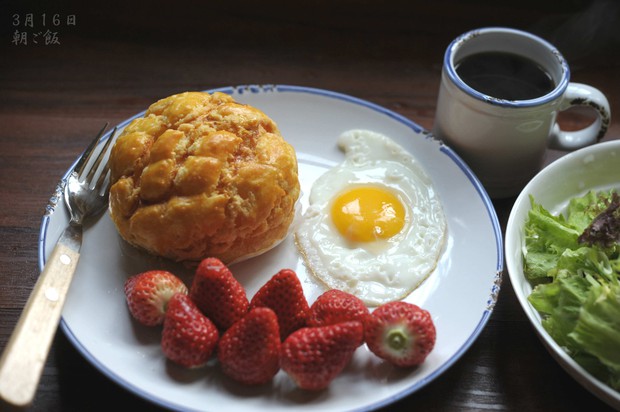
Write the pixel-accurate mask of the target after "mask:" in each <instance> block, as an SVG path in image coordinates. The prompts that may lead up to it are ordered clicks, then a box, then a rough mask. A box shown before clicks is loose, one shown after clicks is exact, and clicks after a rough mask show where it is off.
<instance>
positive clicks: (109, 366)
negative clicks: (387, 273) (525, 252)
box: [39, 85, 503, 411]
mask: <svg viewBox="0 0 620 412" xmlns="http://www.w3.org/2000/svg"><path fill="white" fill-rule="evenodd" d="M218 91H223V92H226V93H230V94H232V95H233V96H234V97H235V99H237V100H238V101H240V102H243V103H248V104H251V105H253V106H256V107H258V108H260V109H261V110H263V111H264V112H265V113H266V114H267V115H269V116H270V117H271V118H272V119H274V120H275V121H276V123H277V124H278V126H279V128H280V130H281V132H282V134H283V135H284V136H285V138H286V139H287V140H288V141H289V142H290V143H291V144H292V145H293V146H294V147H295V149H296V151H297V155H298V160H299V175H300V181H301V186H302V190H303V193H304V194H305V195H304V197H303V198H302V206H303V207H304V209H305V207H306V205H307V198H306V197H305V196H307V194H308V193H309V192H310V187H311V185H312V183H313V182H314V180H315V179H316V178H317V177H318V176H319V175H320V174H321V173H323V172H324V171H326V170H327V169H328V168H329V167H331V166H333V165H334V164H336V163H338V162H340V161H341V160H342V159H343V154H342V153H341V152H340V151H339V150H338V149H337V148H336V145H335V139H336V138H337V137H338V136H339V135H340V134H341V133H342V132H344V131H346V130H349V129H354V128H358V129H369V130H373V131H376V132H379V133H383V134H385V135H387V136H390V137H391V138H393V139H394V140H396V141H397V142H399V143H400V144H401V145H402V146H404V147H405V148H407V149H408V150H409V151H410V152H411V153H412V154H413V155H414V156H416V157H417V158H418V159H419V160H420V162H421V163H422V164H423V166H424V167H425V168H426V170H427V172H428V173H429V174H430V176H431V177H432V179H433V180H434V184H435V186H436V188H437V191H438V192H439V195H440V197H441V199H442V200H443V204H444V207H445V213H446V215H447V218H448V234H449V236H448V241H447V246H446V250H445V252H444V254H443V257H442V258H441V260H440V262H439V264H438V266H437V269H436V270H435V272H434V273H433V274H432V275H431V276H430V277H429V278H428V279H427V280H426V281H425V282H424V284H423V285H422V286H421V287H420V288H419V289H417V290H416V291H415V292H413V293H412V294H411V295H410V296H408V297H407V298H406V300H408V301H411V302H415V303H417V304H418V305H420V306H422V307H424V308H426V309H428V310H429V311H430V312H431V314H432V315H433V319H434V321H435V324H436V328H437V344H436V346H435V349H434V350H433V352H432V353H431V354H430V356H429V357H428V358H427V360H426V362H425V363H424V364H423V366H421V367H420V368H417V369H406V370H397V369H395V368H393V367H391V366H389V365H387V364H384V363H383V362H380V361H379V360H378V359H377V358H376V357H375V356H374V355H372V354H371V353H370V352H369V351H368V349H367V348H366V347H365V346H362V347H361V348H359V349H358V351H357V352H356V354H355V357H354V360H353V362H352V363H351V365H350V366H349V367H347V369H346V370H345V371H344V372H343V374H342V375H340V376H339V377H338V378H337V379H336V380H335V381H334V382H333V383H332V384H331V386H330V387H329V389H328V390H325V391H322V392H319V393H308V392H304V391H301V390H298V389H295V388H294V385H293V383H292V381H291V380H290V379H289V378H288V376H286V375H285V374H284V372H280V373H279V374H278V375H277V376H276V377H275V379H274V382H273V384H272V385H267V386H266V387H261V388H248V387H243V386H240V385H236V384H234V383H231V382H230V381H229V380H227V379H225V378H224V377H222V376H221V374H220V373H219V371H218V368H217V366H216V365H215V364H214V365H210V366H208V367H207V369H206V370H205V369H202V370H192V371H190V370H183V369H181V368H178V367H175V366H173V365H171V364H170V363H168V362H166V361H165V359H164V357H163V356H162V353H161V351H160V347H159V329H158V328H146V327H142V326H140V325H137V324H136V323H135V322H133V321H132V320H131V319H130V316H129V314H128V311H127V308H126V304H125V301H124V295H123V292H122V285H123V282H124V280H125V279H126V277H127V276H129V275H131V274H134V273H138V272H139V271H142V270H147V269H154V268H170V269H172V270H175V271H177V273H178V274H179V275H180V276H182V277H183V278H184V279H185V280H186V281H187V280H190V279H191V274H190V273H187V272H184V271H183V270H182V269H181V268H178V267H177V266H174V265H170V264H168V263H166V262H163V261H160V260H158V259H155V258H152V257H148V256H145V255H143V254H142V253H139V252H137V251H136V250H134V249H132V248H129V247H126V246H125V245H124V243H123V242H121V241H120V240H119V237H118V235H117V233H116V231H115V228H114V226H113V224H112V223H111V220H110V219H109V216H108V215H104V217H102V218H101V219H99V221H97V222H96V223H95V224H93V226H92V227H89V228H87V229H86V231H85V234H84V246H83V248H82V257H81V259H80V262H79V265H78V268H77V273H76V276H75V280H74V283H73V285H72V286H71V290H70V293H69V296H68V297H67V302H66V306H65V308H64V311H63V317H62V323H61V326H62V329H63V330H64V332H65V333H66V335H67V336H68V338H69V339H70V340H71V341H72V342H73V344H74V345H75V346H76V348H77V349H78V350H79V351H80V352H81V353H82V354H83V355H84V356H85V357H86V359H87V360H88V361H90V362H91V363H92V364H93V365H95V366H96V367H97V368H98V369H99V370H100V371H101V372H103V373H104V374H105V375H107V376H108V377H109V378H110V379H112V380H114V381H116V382H118V383H119V384H120V385H122V386H124V387H125V388H127V389H128V390H130V391H132V392H134V393H136V394H138V395H139V396H142V397H144V398H146V399H148V400H150V401H152V402H154V403H156V404H158V405H161V406H164V407H168V408H171V409H183V410H187V409H189V410H201V411H203V410H204V411H221V410H234V411H246V410H257V409H259V408H261V409H265V410H266V409H268V410H270V411H278V410H290V408H294V409H295V410H298V411H304V410H320V411H328V410H339V411H342V410H371V409H375V408H379V407H381V406H384V405H387V404H389V403H392V402H394V401H396V400H398V399H400V398H403V397H405V396H407V395H409V394H411V393H413V392H415V391H416V390H418V389H420V388H421V387H423V386H424V385H426V384H428V383H429V382H431V381H432V380H433V379H435V378H437V377H438V376H439V375H440V374H441V373H442V372H444V371H446V370H447V369H448V368H449V367H450V366H451V365H452V364H453V363H454V362H456V360H457V359H459V357H460V356H461V355H463V353H464V352H465V351H466V350H467V349H468V348H469V347H470V345H471V344H472V343H473V342H474V340H475V339H476V337H477V336H478V335H479V334H480V332H481V330H482V329H483V327H484V326H485V324H486V322H487V320H488V319H489V316H490V315H491V311H492V310H493V307H494V305H495V302H496V299H497V295H498V292H499V287H500V282H501V273H502V269H503V246H502V234H501V229H500V227H499V224H498V222H497V216H496V214H495V211H494V209H493V206H492V204H491V202H490V200H489V198H488V196H487V194H486V192H485V191H484V189H483V188H482V186H481V185H480V183H479V182H478V180H477V179H476V178H475V176H474V175H473V174H472V172H471V171H470V170H469V168H468V167H467V166H466V165H465V164H464V163H463V162H462V161H461V160H460V159H459V158H458V156H456V155H455V154H454V152H453V151H452V150H450V149H449V148H448V147H446V146H445V145H443V144H441V143H440V142H438V141H436V140H434V139H433V138H431V137H430V136H429V135H428V133H426V132H425V131H424V130H422V128H421V127H419V126H418V125H416V124H414V123H412V122H411V121H409V120H407V119H406V118H404V117H402V116H400V115H398V114H396V113H394V112H391V111H389V110H387V109H385V108H383V107H379V106H377V105H374V104H372V103H369V102H367V101H363V100H360V99H356V98H353V97H350V96H346V95H342V94H339V93H334V92H330V91H326V90H318V89H309V88H303V87H295V86H283V85H278V86H242V87H234V88H233V87H229V88H224V89H218ZM138 116H142V113H140V114H138V115H137V116H134V118H135V117H138ZM132 119H133V118H132ZM132 119H128V120H127V121H125V122H123V123H121V124H120V126H121V127H122V126H125V125H126V124H127V123H128V122H129V121H130V120H132ZM105 138H106V139H107V138H109V134H108V135H106V136H105ZM65 177H66V176H65ZM63 180H64V179H63ZM62 186H63V182H61V183H60V184H59V187H58V188H57V193H56V194H55V195H54V196H53V197H52V199H51V201H50V205H49V206H48V213H46V215H45V217H44V218H43V223H42V228H41V235H40V246H39V252H40V253H39V255H40V266H41V267H43V266H44V264H45V257H46V256H48V254H49V253H50V252H51V249H52V247H53V245H54V242H55V241H56V239H57V238H58V236H59V234H60V232H61V230H62V228H63V227H64V226H65V225H66V224H67V222H68V214H67V212H66V208H65V207H64V206H63V205H62V203H61V197H60V189H61V188H62ZM284 267H289V268H292V269H294V270H296V271H297V273H298V275H299V277H300V279H301V280H302V284H303V287H304V291H305V293H306V296H307V298H308V301H309V302H310V303H312V302H313V301H314V299H315V298H316V297H317V296H318V295H319V294H320V293H322V292H323V289H322V288H321V286H320V285H319V284H318V283H317V282H316V281H315V280H314V279H313V278H312V277H311V275H309V274H308V273H307V272H306V269H305V268H304V265H303V263H302V260H301V259H300V257H299V254H298V253H297V251H296V249H295V246H294V244H293V241H292V239H290V237H289V238H287V239H286V240H285V241H284V242H282V243H281V244H280V245H279V246H278V247H276V248H275V249H273V250H271V251H270V252H268V253H267V254H265V255H263V256H260V257H258V258H255V259H252V260H249V261H246V262H242V263H240V264H237V265H234V266H233V267H232V270H233V273H235V275H236V276H237V277H238V278H239V279H240V280H241V282H242V283H243V284H244V286H245V287H246V289H247V292H248V296H252V295H253V294H254V293H255V292H256V290H257V289H258V288H259V287H260V286H261V285H262V284H263V283H264V282H265V281H266V280H267V279H269V278H270V277H271V276H272V275H273V274H275V273H276V272H277V271H278V270H279V269H281V268H284Z"/></svg>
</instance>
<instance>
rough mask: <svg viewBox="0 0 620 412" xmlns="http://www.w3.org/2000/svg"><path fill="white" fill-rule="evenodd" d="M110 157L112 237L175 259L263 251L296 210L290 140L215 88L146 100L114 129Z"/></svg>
mask: <svg viewBox="0 0 620 412" xmlns="http://www.w3.org/2000/svg"><path fill="white" fill-rule="evenodd" d="M109 164H110V168H111V178H112V186H111V189H110V204H109V210H110V216H111V218H112V221H113V222H114V224H115V225H116V228H117V229H118V232H119V233H120V235H121V237H122V238H123V239H125V240H126V241H127V242H129V243H130V244H132V245H134V246H136V247H139V248H142V249H144V250H146V251H148V252H150V253H153V254H155V255H159V256H163V257H166V258H169V259H173V260H175V261H195V262H197V261H200V260H202V259H203V258H205V257H218V258H219V259H221V260H222V261H223V262H225V263H232V262H234V261H238V260H241V259H244V258H247V257H250V256H253V255H256V254H259V253H262V252H264V251H266V250H268V249H270V248H271V247H272V246H274V245H275V244H277V243H278V242H279V241H280V240H282V239H283V238H284V237H285V236H286V235H287V233H288V228H289V226H290V224H291V222H292V220H293V218H294V215H295V204H296V202H297V199H298V197H299V179H298V175H297V158H296V155H295V151H294V149H293V147H292V146H291V145H290V144H288V143H287V142H286V141H285V140H284V138H283V137H282V136H281V135H280V132H279V130H278V127H277V125H276V124H275V123H274V121H273V120H271V119H270V118H269V117H268V116H267V115H265V113H263V112H262V111H260V110H258V109H257V108H254V107H251V106H248V105H243V104H239V103H237V102H235V101H234V99H233V98H232V97H231V96H229V95H227V94H224V93H219V92H216V93H213V94H209V93H205V92H186V93H181V94H176V95H173V96H170V97H167V98H164V99H162V100H159V101H157V102H156V103H154V104H152V105H151V106H150V107H149V109H148V110H147V111H146V113H145V115H144V117H142V118H138V119H135V120H133V121H132V122H131V123H130V124H129V125H128V126H127V127H126V128H125V129H124V131H123V132H122V134H121V135H120V136H119V137H118V139H117V141H116V143H115V144H114V147H113V148H112V151H111V153H110V160H109Z"/></svg>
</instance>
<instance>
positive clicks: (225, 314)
mask: <svg viewBox="0 0 620 412" xmlns="http://www.w3.org/2000/svg"><path fill="white" fill-rule="evenodd" d="M189 295H190V297H191V298H192V300H193V301H194V302H195V303H196V306H198V308H199V309H200V310H201V311H202V313H204V314H205V315H206V316H207V317H208V318H209V319H211V320H212V321H213V323H215V325H216V326H217V327H218V328H219V329H220V331H225V330H226V329H228V328H229V327H231V326H232V324H233V323H235V322H237V321H238V320H239V319H241V318H242V317H243V316H244V315H245V314H246V313H247V311H248V306H249V301H248V298H247V296H246V293H245V289H244V288H243V286H242V285H241V283H239V281H238V280H237V279H235V278H234V276H233V274H232V273H231V271H230V270H229V269H228V267H227V266H226V265H224V263H222V261H220V260H219V259H217V258H206V259H204V260H203V261H202V262H200V264H199V265H198V268H196V273H195V275H194V280H193V282H192V285H191V287H190V290H189Z"/></svg>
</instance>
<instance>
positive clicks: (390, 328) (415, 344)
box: [364, 302, 436, 367]
mask: <svg viewBox="0 0 620 412" xmlns="http://www.w3.org/2000/svg"><path fill="white" fill-rule="evenodd" d="M364 338H365V340H366V345H367V346H368V348H369V349H370V350H371V352H373V353H374V354H375V355H377V356H378V357H380V358H381V359H384V360H386V361H388V362H390V363H392V364H394V365H397V366H403V367H406V366H417V365H420V364H421V363H422V362H424V360H425V359H426V357H427V356H428V354H429V353H430V352H431V351H432V350H433V347H434V346H435V338H436V331H435V325H434V324H433V319H432V317H431V315H430V313H429V312H428V311H426V310H424V309H422V308H420V307H418V306H417V305H414V304H412V303H407V302H389V303H386V304H383V305H381V306H379V307H378V308H376V309H375V310H374V311H373V312H372V314H371V315H370V316H368V317H366V319H365V321H364Z"/></svg>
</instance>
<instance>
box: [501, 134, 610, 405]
mask: <svg viewBox="0 0 620 412" xmlns="http://www.w3.org/2000/svg"><path fill="white" fill-rule="evenodd" d="M613 189H616V190H620V140H612V141H607V142H601V143H598V144H595V145H593V146H589V147H586V148H583V149H580V150H577V151H575V152H572V153H569V154H567V155H565V156H564V157H562V158H560V159H558V160H556V161H555V162H553V163H551V164H550V165H548V166H547V167H546V168H544V169H543V170H541V171H540V172H539V173H538V174H537V175H536V176H535V177H534V178H533V179H532V180H531V181H530V182H529V183H528V184H527V185H526V186H525V188H524V189H523V190H522V192H521V193H520V195H519V196H518V197H517V199H516V201H515V204H514V206H513V208H512V211H511V213H510V216H509V219H508V224H507V227H506V236H505V239H506V241H505V257H506V268H507V270H508V273H509V278H510V281H511V283H512V285H513V288H514V291H515V294H516V296H517V299H518V300H519V303H520V305H521V307H522V308H523V310H524V311H525V314H526V316H527V317H528V319H529V321H530V322H531V324H532V326H533V328H534V330H535V331H536V333H537V335H538V336H539V338H540V339H541V341H542V343H543V344H544V346H545V347H546V348H547V349H548V351H549V352H550V354H551V355H552V356H553V357H554V358H555V360H556V361H557V362H558V363H559V364H560V365H561V366H562V368H564V370H566V372H567V373H569V374H570V375H571V376H572V377H573V378H574V379H575V380H576V381H577V382H579V383H580V384H581V385H582V386H584V387H585V388H586V389H587V390H589V391H590V392H592V393H593V394H594V395H595V396H597V397H599V398H600V399H601V400H603V401H605V402H606V403H608V404H609V405H610V406H612V407H614V408H616V409H620V392H618V391H616V390H614V389H613V388H611V387H610V386H608V385H607V384H606V383H604V382H602V381H601V380H599V379H597V378H596V377H594V376H593V375H592V374H591V373H590V372H588V371H587V370H586V369H584V368H583V367H582V366H581V365H580V364H578V363H577V362H576V361H575V360H574V359H573V358H572V357H571V356H570V355H569V354H568V353H567V351H566V350H565V348H564V347H563V346H561V345H560V344H558V343H557V342H556V341H555V340H554V339H553V337H552V336H551V335H550V333H548V331H547V330H546V329H545V327H544V326H543V317H542V316H541V314H540V313H539V311H538V310H537V309H536V308H535V307H534V306H533V305H532V303H531V302H530V300H529V299H528V298H529V296H530V294H531V293H532V291H533V290H534V286H533V285H532V284H531V282H530V280H528V278H527V277H526V275H525V273H524V252H525V238H526V235H525V231H524V227H525V225H526V222H527V220H528V215H529V212H530V210H531V209H532V203H533V202H535V203H536V204H538V205H540V206H542V207H543V208H544V209H545V210H547V211H548V212H549V213H550V214H552V215H553V216H558V215H560V214H562V215H564V214H565V212H566V210H567V207H568V205H569V202H570V201H571V199H575V198H578V197H581V196H584V195H585V194H587V193H588V192H590V191H592V192H601V191H610V190H613Z"/></svg>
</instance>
